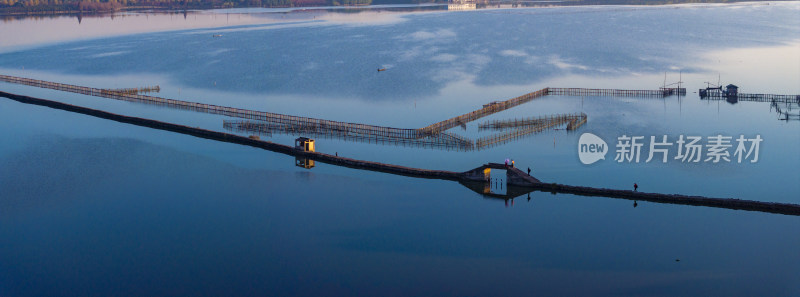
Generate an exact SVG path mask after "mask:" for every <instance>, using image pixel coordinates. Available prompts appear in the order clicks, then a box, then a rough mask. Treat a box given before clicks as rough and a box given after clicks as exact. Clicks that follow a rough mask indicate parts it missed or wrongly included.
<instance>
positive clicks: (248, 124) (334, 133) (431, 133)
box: [0, 75, 686, 150]
mask: <svg viewBox="0 0 800 297" xmlns="http://www.w3.org/2000/svg"><path fill="white" fill-rule="evenodd" d="M0 81H5V82H10V83H16V84H23V85H29V86H34V87H40V88H47V89H53V90H59V91H65V92H73V93H78V94H83V95H89V96H97V97H104V98H110V99H115V100H122V101H129V102H137V103H145V104H150V105H155V106H163V107H168V108H174V109H182V110H189V111H195V112H202V113H209V114H216V115H222V116H228V117H235V118H240V119H245V120H251V121H227V122H225V123H223V127H225V128H226V129H229V130H235V131H240V132H252V133H256V134H260V135H271V134H272V133H279V134H301V133H304V134H309V135H315V136H322V137H336V138H342V139H351V140H358V141H365V142H377V143H391V144H401V145H414V146H422V147H435V148H444V149H453V150H473V149H480V148H481V147H486V146H488V145H494V144H498V143H503V142H505V141H507V140H510V139H515V138H517V137H520V136H524V135H528V134H531V133H536V132H539V131H542V130H544V129H547V128H549V127H553V126H557V125H560V124H563V123H567V130H574V129H577V128H578V127H580V126H581V125H582V124H583V123H585V122H586V115H585V114H583V115H581V116H579V115H558V116H552V117H551V118H550V119H547V120H539V121H544V122H540V123H539V124H536V125H527V126H525V127H520V128H518V129H517V130H515V131H511V132H506V133H502V134H498V135H493V136H488V137H484V138H480V139H478V140H477V141H475V142H473V141H471V140H469V139H466V138H463V137H461V136H458V135H456V134H452V133H445V134H442V133H443V132H445V131H446V130H449V129H451V128H453V127H457V126H462V125H466V123H468V122H472V121H475V120H477V119H480V118H483V117H486V116H488V115H492V114H495V113H498V112H501V111H504V110H507V109H510V108H513V107H516V106H519V105H521V104H524V103H527V102H529V101H531V100H533V99H536V98H540V97H544V96H547V95H565V96H617V97H619V96H628V97H666V96H672V95H685V94H686V89H684V88H661V89H659V90H617V89H585V88H544V89H541V90H538V91H535V92H531V93H527V94H524V95H521V96H518V97H514V98H511V99H508V100H505V101H495V102H491V103H489V104H485V105H484V106H483V107H482V108H481V109H478V110H475V111H472V112H469V113H466V114H463V115H460V116H457V117H454V118H450V119H447V120H444V121H441V122H438V123H434V124H432V125H429V126H426V127H423V128H419V129H402V128H393V127H384V126H375V125H367V124H358V123H348V122H339V121H331V120H324V119H315V118H308V117H301V116H293V115H285V114H278V113H271V112H264V111H256V110H249V109H241V108H233V107H226V106H219V105H213V104H205V103H197V102H190V101H183V100H176V99H166V98H161V97H155V96H148V95H142V94H139V93H141V92H146V91H154V92H157V91H160V90H161V88H160V87H159V86H155V87H148V88H131V89H98V88H90V87H84V86H77V85H70V84H62V83H56V82H49V81H43V80H36V79H30V78H23V77H15V76H8V75H0ZM534 121H536V120H534ZM517 124H519V123H517ZM440 134H441V135H440Z"/></svg>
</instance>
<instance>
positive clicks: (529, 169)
mask: <svg viewBox="0 0 800 297" xmlns="http://www.w3.org/2000/svg"><path fill="white" fill-rule="evenodd" d="M528 176H531V168H530V167H528Z"/></svg>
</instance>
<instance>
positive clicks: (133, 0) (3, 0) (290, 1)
mask: <svg viewBox="0 0 800 297" xmlns="http://www.w3.org/2000/svg"><path fill="white" fill-rule="evenodd" d="M433 1H435V0H389V1H388V2H391V3H396V4H410V3H427V2H433ZM379 2H381V3H387V1H386V0H383V1H379ZM369 4H372V0H0V13H5V14H13V13H47V12H75V13H78V12H109V11H117V10H121V9H135V8H164V9H208V8H233V7H304V6H339V5H369Z"/></svg>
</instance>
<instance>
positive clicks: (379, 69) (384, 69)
mask: <svg viewBox="0 0 800 297" xmlns="http://www.w3.org/2000/svg"><path fill="white" fill-rule="evenodd" d="M381 71H386V68H378V72H381Z"/></svg>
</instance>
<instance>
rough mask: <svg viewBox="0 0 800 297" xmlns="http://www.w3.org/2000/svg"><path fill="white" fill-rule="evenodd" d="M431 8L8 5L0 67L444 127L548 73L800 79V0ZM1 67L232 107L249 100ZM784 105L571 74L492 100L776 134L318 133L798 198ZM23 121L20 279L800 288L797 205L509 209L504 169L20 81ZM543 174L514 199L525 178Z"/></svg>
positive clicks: (693, 82) (13, 119) (291, 286)
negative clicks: (230, 135) (720, 148)
mask: <svg viewBox="0 0 800 297" xmlns="http://www.w3.org/2000/svg"><path fill="white" fill-rule="evenodd" d="M429 9H430V11H424V12H413V13H402V12H394V11H388V10H387V11H380V12H379V11H359V12H357V13H356V12H353V11H349V12H346V13H338V14H337V13H329V12H327V11H319V10H318V11H302V10H301V9H296V10H292V11H296V12H289V11H288V10H287V11H282V12H279V11H276V12H268V11H264V12H263V13H260V12H259V13H249V12H247V11H244V12H235V11H219V12H216V13H209V12H199V13H192V12H189V13H188V14H187V15H186V18H184V16H183V15H182V14H175V15H169V14H131V15H125V16H115V17H114V19H113V20H111V19H110V18H89V17H87V16H84V17H83V19H82V20H81V22H80V23H78V21H77V19H76V18H75V17H71V18H70V17H66V18H60V17H59V18H54V19H47V20H39V21H38V23H37V21H34V20H30V19H28V20H21V21H7V22H5V23H3V25H2V26H0V36H3V38H2V40H0V46H2V48H1V49H0V51H2V54H0V67H3V71H2V72H3V74H11V75H18V76H23V77H25V76H29V77H35V78H40V79H46V80H51V81H59V82H65V83H74V84H79V85H88V86H93V87H97V88H109V89H110V88H129V87H138V86H148V85H159V86H160V87H161V95H160V96H163V97H167V98H178V99H182V100H188V101H197V102H203V103H209V104H218V105H223V106H235V107H241V108H250V109H255V110H264V111H270V112H279V113H285V114H296V115H303V116H309V117H316V118H326V119H335V120H343V121H348V122H363V123H374V124H380V125H386V126H393V127H394V126H396V127H421V126H424V125H427V124H430V123H433V122H436V121H439V120H441V119H443V118H449V117H453V116H457V115H460V114H464V113H467V112H470V111H472V110H475V109H477V108H480V107H481V106H482V105H483V104H486V103H488V102H491V101H495V100H504V99H507V98H512V97H515V96H519V95H521V94H525V93H528V92H530V91H533V90H539V89H542V88H544V87H548V86H549V87H587V88H620V89H656V88H658V87H660V86H662V84H664V81H665V80H666V81H676V80H677V79H678V78H679V77H680V80H682V81H684V82H685V84H686V88H687V89H689V90H697V89H700V88H702V87H704V86H705V84H704V83H703V82H704V81H712V80H713V81H717V79H718V77H721V80H722V81H724V82H729V83H735V84H737V85H739V86H741V87H742V90H745V88H746V89H747V90H748V92H751V93H767V94H769V93H775V94H800V89H798V87H800V85H798V84H797V81H800V69H797V68H796V67H795V66H796V65H797V63H795V62H796V60H797V59H798V57H800V56H798V55H796V53H797V48H798V47H797V46H798V44H800V43H798V42H797V41H798V40H800V29H799V28H800V23H798V22H800V20H798V18H796V14H797V12H798V11H799V10H800V5H797V3H794V2H782V3H771V5H730V6H728V5H720V6H712V7H708V6H702V7H697V6H686V7H684V6H681V7H680V8H675V7H662V8H655V9H638V8H637V7H633V8H631V7H624V8H620V7H615V8H607V7H568V8H546V9H514V10H511V9H502V8H501V9H484V10H481V9H478V10H474V11H461V12H457V13H449V12H446V11H444V9H446V6H444V5H437V6H432V7H431V8H429ZM362 13H363V14H362ZM148 18H149V19H151V20H152V22H150V21H148ZM194 19H196V21H195V20H194ZM348 20H352V21H351V22H348ZM54 27H55V28H58V29H56V30H50V29H52V28H54ZM45 28H46V29H48V30H45ZM51 32H52V33H51ZM122 34H125V36H121V35H122ZM216 34H222V36H220V37H216V38H215V37H213V35H216ZM106 36H111V37H106ZM23 47H24V48H27V49H25V50H21V49H22V48H23ZM377 68H386V71H382V72H376V71H375V69H377ZM764 69H769V71H765V70H764ZM665 71H667V72H668V74H667V76H668V77H667V79H665V78H664V76H665V75H664V72H665ZM679 73H682V76H679ZM0 87H1V88H2V89H3V90H4V91H9V92H16V93H21V94H25V95H32V96H39V97H43V98H47V99H54V100H59V101H65V102H68V103H73V104H78V105H85V106H90V107H93V108H99V109H103V110H108V111H110V112H115V113H121V114H125V115H130V116H140V117H147V118H154V119H158V120H163V121H168V122H176V123H181V124H186V125H189V126H200V127H203V128H208V129H220V127H219V123H220V121H221V120H226V119H227V120H230V118H225V117H222V116H217V115H206V114H197V113H190V112H182V111H175V110H170V109H157V108H152V107H148V106H142V105H136V104H130V103H127V102H107V100H97V98H93V97H87V96H82V95H77V94H67V93H63V92H56V91H53V90H42V89H37V88H32V87H27V86H18V85H9V84H5V83H2V84H0ZM769 104H770V103H760V102H747V101H740V102H738V103H737V104H735V105H731V104H727V103H725V102H724V101H707V100H700V99H699V96H698V95H697V94H691V93H690V94H687V96H686V97H677V98H675V97H672V98H666V99H661V98H659V99H645V98H612V97H598V96H586V97H566V96H547V97H544V98H540V99H537V101H536V102H535V103H532V104H527V105H522V106H518V107H516V108H514V109H511V110H506V111H504V112H503V113H498V114H496V115H492V116H489V117H487V118H486V120H488V121H494V120H498V121H499V120H505V119H510V118H530V117H535V116H544V115H548V114H559V113H569V112H584V113H586V114H587V115H589V121H588V122H587V123H586V124H585V126H583V127H582V128H581V129H582V132H583V131H586V132H591V133H593V134H596V135H598V136H599V137H601V138H602V139H605V140H606V141H608V142H609V144H610V143H612V140H615V139H616V138H617V137H619V136H621V135H623V134H625V135H641V136H651V135H659V136H660V135H667V136H669V137H670V139H674V136H675V135H680V134H686V135H698V136H709V135H717V134H719V133H723V134H729V135H741V134H744V135H747V136H748V137H750V136H753V135H761V138H762V139H764V141H763V143H762V147H761V157H760V158H759V162H758V163H753V164H717V165H712V164H705V163H701V164H682V163H680V162H669V163H666V164H661V163H640V164H617V163H615V162H612V161H609V160H606V161H600V162H598V163H595V164H593V165H590V166H584V165H582V164H581V163H580V162H579V161H578V158H577V156H576V148H575V146H576V143H577V141H578V137H579V136H580V133H569V132H563V131H556V132H548V133H542V134H537V135H533V136H530V137H527V138H524V139H520V140H519V141H517V142H515V143H513V144H509V145H505V146H499V147H495V148H492V149H490V150H483V151H470V152H459V153H457V154H455V153H452V152H446V151H437V150H421V149H418V148H404V147H385V146H374V145H370V144H360V143H351V142H344V141H339V140H335V139H322V140H317V143H316V145H317V147H316V149H317V151H320V152H326V153H330V154H337V155H340V156H347V157H353V158H356V159H363V160H371V161H383V162H387V163H394V164H403V165H406V166H411V167H419V168H430V169H445V170H452V171H463V170H469V169H471V168H475V166H476V165H479V164H485V163H487V162H502V161H503V160H504V159H505V158H513V159H515V161H516V164H517V167H519V168H526V169H527V167H530V168H531V169H532V175H533V176H535V177H537V178H539V179H541V180H543V181H548V182H559V183H564V184H575V185H587V186H595V187H607V188H630V186H631V185H632V184H633V183H634V182H635V183H638V185H639V186H640V189H639V190H641V191H645V192H650V191H652V192H664V193H684V194H697V195H704V196H715V197H737V198H743V199H752V200H762V201H777V202H790V203H798V200H797V199H798V198H797V195H796V194H797V193H799V192H800V184H798V183H797V182H796V181H797V173H796V168H798V166H800V156H799V155H798V154H796V152H795V150H792V149H787V148H797V147H800V137H798V133H797V130H798V125H797V124H798V122H797V121H794V122H783V121H775V115H774V114H770V113H768V111H769V110H770V106H769ZM780 107H781V109H782V110H787V109H788V107H786V106H780ZM772 108H773V109H774V107H772ZM792 108H795V107H792ZM795 110H796V109H792V111H795ZM0 122H2V125H0V132H2V134H3V135H5V136H6V138H7V139H10V141H3V142H0V189H2V190H0V206H2V207H0V213H2V216H0V263H3V265H0V295H2V296H53V295H85V294H84V293H85V292H93V293H94V294H97V295H120V294H122V293H120V292H134V293H132V294H135V295H151V296H152V295H174V294H178V295H214V296H219V295H229V294H233V295H252V294H254V292H255V294H258V293H263V292H269V293H266V294H271V295H320V294H324V295H347V296H352V295H359V294H360V295H380V296H385V295H392V294H396V295H405V296H407V295H437V296H448V295H460V296H463V295H487V296H500V295H517V296H518V295H529V294H530V292H537V294H541V295H555V296H563V295H592V296H603V295H608V296H610V295H613V296H619V295H652V294H657V295H725V296H737V295H739V296H741V295H765V296H777V295H787V296H795V295H798V292H800V288H798V286H797V282H796V276H797V275H798V269H797V265H796V263H800V258H798V257H800V254H798V253H797V252H796V251H797V247H798V246H800V241H799V240H800V238H798V237H797V236H786V235H787V234H795V233H796V232H797V229H798V228H800V226H798V222H797V219H796V217H788V216H779V215H771V214H761V213H753V212H741V211H734V210H723V209H712V208H703V207H687V206H677V205H662V204H655V203H648V202H641V201H637V202H633V203H636V204H634V205H635V206H636V207H635V208H633V207H631V205H632V204H633V203H632V201H627V200H614V199H597V198H585V197H577V196H573V195H552V194H550V193H541V192H533V193H528V194H530V197H531V200H530V203H524V200H522V201H516V203H514V207H513V208H512V207H510V206H511V203H513V200H506V199H505V198H504V197H500V198H501V200H503V201H507V202H508V204H509V207H508V208H505V207H503V205H502V204H500V203H499V202H500V200H498V199H494V198H492V199H491V200H489V199H480V198H481V197H484V196H482V193H485V191H486V190H487V188H486V183H477V184H470V185H466V186H467V188H469V189H467V188H464V187H462V186H461V185H459V184H455V183H449V182H440V181H435V180H419V179H412V178H406V177H397V176H392V175H386V174H380V173H373V172H363V171H354V170H350V169H346V168H338V167H335V166H329V165H326V164H319V163H317V164H314V166H315V167H314V168H313V170H310V171H309V170H307V169H305V168H301V167H297V166H296V165H302V166H303V167H306V166H307V165H310V164H309V163H304V162H303V160H300V164H298V163H297V161H298V160H293V159H294V158H290V157H285V156H283V155H279V154H271V153H265V152H263V151H256V150H254V149H250V148H245V147H240V146H236V145H230V144H223V143H216V142H209V141H205V140H202V139H194V138H190V137H187V136H183V135H174V134H169V133H165V132H160V131H151V130H147V129H143V128H139V127H134V126H127V125H122V124H119V123H114V122H109V121H103V120H98V119H94V118H90V117H85V116H81V115H76V114H71V113H64V112H58V111H53V110H49V109H46V108H39V107H34V106H26V105H21V104H17V103H15V102H11V101H8V100H0ZM454 129H463V128H460V127H456V128H454ZM479 130H480V129H479V123H469V124H467V125H465V129H463V130H458V131H459V133H463V135H467V136H469V137H475V136H476V135H477V134H476V133H479ZM264 138H266V139H267V140H269V141H274V142H278V143H283V144H290V143H291V142H292V141H293V140H294V139H295V137H294V136H287V135H273V136H271V137H269V138H268V136H264ZM41 139H44V141H41ZM607 158H608V159H613V157H610V156H607ZM743 181H747V182H743ZM502 188H503V189H505V191H506V196H512V195H515V194H516V192H515V191H516V189H514V188H513V187H506V186H505V185H504V186H503V187H502ZM488 190H489V191H488V192H489V194H492V191H493V189H492V187H491V185H490V186H489V188H488ZM495 190H497V191H499V190H500V184H499V183H498V185H497V187H495ZM520 195H522V196H520V197H519V198H517V199H515V200H520V199H523V198H524V199H525V200H527V195H526V193H520ZM721 230H736V231H735V232H727V231H721ZM754 251H758V252H757V253H754ZM675 259H680V262H677V261H675ZM731 259H735V260H731ZM41 276H47V277H41ZM453 284H455V285H453ZM497 284H503V285H497ZM764 284H768V285H764ZM386 288H392V291H391V292H387V290H386ZM123 295H124V294H123Z"/></svg>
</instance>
